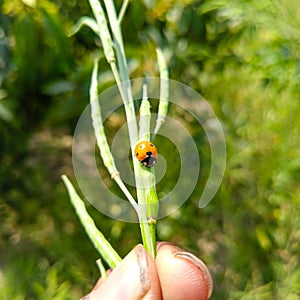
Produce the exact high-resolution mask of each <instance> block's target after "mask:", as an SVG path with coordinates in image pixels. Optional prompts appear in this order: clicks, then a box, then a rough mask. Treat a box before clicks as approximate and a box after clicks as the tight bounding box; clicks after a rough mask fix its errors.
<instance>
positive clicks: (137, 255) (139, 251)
mask: <svg viewBox="0 0 300 300" xmlns="http://www.w3.org/2000/svg"><path fill="white" fill-rule="evenodd" d="M87 299H88V300H99V299H106V300H115V299H122V300H141V299H143V300H150V299H151V300H161V299H162V296H161V290H160V285H159V279H158V274H157V271H156V267H155V262H154V260H153V259H152V258H151V257H150V255H149V254H148V253H147V252H146V250H145V249H144V247H143V246H142V245H137V246H136V247H135V248H134V249H133V250H132V251H131V252H129V254H128V255H127V256H126V257H125V258H124V259H123V261H122V263H121V264H120V265H119V266H118V267H117V268H116V269H115V270H113V271H112V272H111V274H110V275H109V276H108V277H107V279H106V280H105V281H104V282H101V281H100V282H99V283H98V284H97V285H96V287H95V288H94V290H93V291H92V292H91V293H90V294H88V295H87V296H85V297H84V298H82V299H81V300H87Z"/></svg>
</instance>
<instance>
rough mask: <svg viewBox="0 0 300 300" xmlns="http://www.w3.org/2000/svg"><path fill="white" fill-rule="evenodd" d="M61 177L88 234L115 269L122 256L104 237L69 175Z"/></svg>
mask: <svg viewBox="0 0 300 300" xmlns="http://www.w3.org/2000/svg"><path fill="white" fill-rule="evenodd" d="M61 178H62V180H63V182H64V184H65V186H66V188H67V190H68V193H69V196H70V200H71V203H72V205H73V207H74V209H75V211H76V213H77V215H78V217H79V220H80V222H81V224H82V226H83V228H84V229H85V231H86V233H87V235H88V236H89V238H90V240H91V241H92V243H93V244H94V246H95V248H96V249H97V251H98V252H99V254H100V255H101V256H102V257H103V259H104V260H105V261H106V262H107V263H108V265H109V266H110V267H111V268H112V269H114V268H115V267H116V266H117V265H118V264H119V263H120V262H121V261H122V259H121V257H120V256H119V255H118V253H117V252H116V251H115V249H114V248H113V247H112V246H111V245H110V243H109V242H108V241H107V239H106V238H105V237H104V235H103V234H102V232H100V231H99V230H98V229H97V227H96V225H95V223H94V220H93V219H92V218H91V217H90V216H89V214H88V212H87V210H86V208H85V205H84V203H83V201H82V200H81V198H80V197H79V196H78V194H77V193H76V191H75V189H74V187H73V185H72V183H71V182H70V181H69V179H68V178H67V176H65V175H63V176H62V177H61Z"/></svg>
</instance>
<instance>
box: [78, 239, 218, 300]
mask: <svg viewBox="0 0 300 300" xmlns="http://www.w3.org/2000/svg"><path fill="white" fill-rule="evenodd" d="M212 288H213V283H212V279H211V276H210V273H209V271H208V269H207V267H206V266H205V264H204V263H203V262H202V261H201V260H200V259H199V258H197V257H196V256H195V255H193V254H191V253H189V252H186V251H184V250H182V249H180V248H179V247H177V246H174V245H172V244H170V243H167V242H161V243H158V245H157V256H156V260H155V261H154V260H153V259H152V257H151V256H150V255H149V254H148V253H147V251H146V250H145V249H144V247H143V246H142V245H137V246H135V248H134V249H133V250H132V251H131V252H129V254H128V255H127V256H126V257H125V258H124V259H123V261H122V263H121V264H120V265H119V266H118V267H117V268H116V269H115V270H113V271H112V272H111V274H109V276H108V277H107V279H106V280H105V281H103V280H102V279H101V278H100V280H99V281H98V282H97V284H96V286H95V287H94V289H93V291H92V292H91V293H90V294H88V295H87V296H85V297H83V298H82V299H81V300H87V299H88V300H100V299H105V300H118V299H122V300H162V299H164V300H181V299H184V300H194V299H197V300H207V299H208V298H209V297H210V296H211V294H212Z"/></svg>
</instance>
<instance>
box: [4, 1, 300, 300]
mask: <svg viewBox="0 0 300 300" xmlns="http://www.w3.org/2000/svg"><path fill="white" fill-rule="evenodd" d="M121 4H122V3H121V1H117V7H118V9H120V8H121ZM0 8H1V15H0V85H1V86H0V140H1V143H0V156H1V165H0V222H1V224H0V252H1V256H0V298H1V299H14V300H15V299H59V300H61V299H77V298H79V297H80V296H82V295H84V294H85V293H87V292H88V291H89V290H90V289H91V287H92V285H93V284H94V283H95V280H96V278H97V277H98V276H99V270H98V267H97V265H96V264H95V261H96V260H97V259H98V258H99V257H98V253H97V252H96V251H95V249H94V248H93V245H92V244H91V243H90V240H89V239H88V237H87V236H86V234H85V232H84V230H83V228H82V227H81V225H80V223H79V221H78V219H77V217H76V215H75V212H74V210H73V208H72V206H71V204H70V202H69V199H68V196H67V194H66V190H65V187H64V186H63V183H62V182H61V179H60V176H61V174H63V173H65V174H67V175H68V177H69V178H72V179H74V175H73V173H72V163H71V146H72V135H73V132H74V128H75V126H76V122H77V120H78V117H79V116H80V114H81V112H82V110H83V109H84V108H85V106H86V105H87V103H88V98H89V86H90V76H91V73H92V68H93V63H94V59H95V57H97V58H98V57H99V66H100V68H99V73H100V78H99V79H100V86H98V88H99V90H104V89H106V88H107V87H109V86H111V85H112V84H113V82H114V81H113V75H112V73H111V71H110V69H109V65H108V64H107V62H106V58H105V56H104V53H103V52H102V50H101V49H102V48H101V43H100V41H99V39H98V38H97V36H96V35H95V33H94V32H93V31H92V30H90V29H89V28H87V27H83V28H82V29H81V30H80V31H79V32H78V33H77V34H76V35H74V36H72V37H68V36H67V34H68V33H69V32H70V30H71V28H72V27H73V25H74V24H75V23H76V21H77V20H78V19H79V18H80V17H82V16H92V11H91V9H90V7H89V3H88V1H76V0H75V1H59V0H56V1H50V0H41V1H33V0H32V1H30V0H26V1H25V0H24V1H21V0H13V1H11V0H3V1H2V2H0ZM122 22H123V25H122V26H123V38H124V45H125V52H126V55H127V58H128V62H127V63H128V69H129V72H130V77H131V78H137V77H143V76H149V75H150V76H159V73H160V71H159V69H158V67H157V53H156V48H157V47H159V48H160V49H161V50H162V51H163V53H164V54H165V56H166V57H167V65H168V67H169V73H170V74H169V77H170V78H171V79H174V80H177V81H180V82H182V83H185V84H187V85H189V86H190V87H192V88H193V89H195V90H197V91H199V92H200V93H201V94H202V95H203V96H204V97H205V98H206V99H207V100H208V101H209V103H210V104H211V105H212V107H213V109H214V110H215V112H216V114H217V116H218V118H219V120H220V121H221V122H222V124H223V128H224V131H225V135H226V141H227V150H228V153H227V155H228V160H227V168H226V174H225V176H224V179H223V184H222V186H221V188H220V190H219V191H218V193H217V195H216V196H215V198H214V200H213V201H212V202H211V203H210V204H209V205H208V206H207V207H205V208H204V209H201V210H200V209H199V208H198V207H197V205H198V199H199V197H200V194H201V191H202V189H201V187H202V188H203V184H204V183H205V178H207V177H205V176H206V175H207V174H208V172H209V165H210V161H209V155H210V153H209V147H208V145H207V143H206V140H205V135H204V133H203V132H199V131H195V130H193V120H192V119H191V120H190V119H189V116H186V115H184V113H183V112H180V111H175V112H174V107H173V108H172V107H170V113H176V115H177V117H178V118H179V119H180V120H181V121H182V122H186V123H185V124H186V126H187V127H188V128H189V130H190V131H191V132H192V133H193V136H194V139H195V140H196V141H197V142H198V145H199V151H200V158H201V168H202V174H203V176H202V177H201V178H200V179H199V188H197V189H196V190H195V192H194V193H193V194H192V195H191V197H190V199H189V200H188V201H187V202H186V203H185V204H184V205H183V206H182V207H181V208H180V209H178V210H177V211H176V212H175V213H173V214H172V215H171V216H169V217H167V218H164V219H162V220H160V221H159V222H158V224H157V227H158V228H157V230H158V239H159V240H168V241H173V242H175V243H177V244H178V245H180V246H182V247H183V248H186V249H188V250H190V251H192V252H193V253H195V254H196V255H198V256H199V257H201V258H203V260H204V261H205V262H206V263H207V265H208V267H209V269H210V270H211V272H212V275H213V278H214V283H215V290H214V294H213V297H212V299H243V300H246V299H262V300H264V299H287V300H293V299H299V296H300V294H299V291H300V285H299V283H300V250H299V249H300V245H299V241H300V200H299V199H300V188H299V184H298V183H299V180H300V147H299V142H300V138H299V129H300V119H299V118H298V111H299V109H300V97H299V95H300V93H299V87H300V85H299V82H300V77H299V75H300V68H299V61H300V31H299V28H300V8H299V5H298V3H297V1H296V0H288V1H285V2H284V4H283V3H282V1H279V0H273V1H271V0H262V1H254V0H243V1H238V0H223V1H220V0H210V1H184V0H177V1H172V0H170V1H142V0H141V1H131V2H130V3H129V7H128V10H127V12H126V13H125V15H124V18H123V21H122ZM99 47H100V51H99ZM172 110H173V111H172ZM114 117H115V119H114V120H113V122H112V121H111V122H108V123H109V124H106V125H107V126H110V130H109V132H108V142H110V141H111V140H112V138H113V133H114V132H116V131H117V130H118V128H119V127H120V126H122V124H123V123H124V116H123V114H121V113H120V114H119V115H117V116H114ZM157 139H158V142H159V136H158V137H157ZM168 147H172V145H171V144H170V145H169V144H168V143H166V144H165V145H162V147H160V148H159V150H160V151H161V152H164V151H168V149H169V148H168ZM173 155H174V156H173ZM168 159H169V160H170V161H172V160H176V151H172V152H171V153H170V155H169V157H168ZM100 172H101V173H102V174H103V176H104V177H106V178H107V180H109V177H110V176H109V174H108V173H107V172H106V171H105V170H104V169H103V170H100ZM176 174H177V172H176V165H174V166H171V167H170V171H169V170H168V171H167V174H166V175H168V176H169V177H168V180H167V181H166V180H162V181H161V182H160V183H159V185H164V186H166V187H167V188H172V184H174V182H176V179H177V175H176ZM72 181H73V182H75V180H72ZM159 185H158V187H157V192H158V196H159V197H160V196H161V195H160V191H161V190H162V189H161V188H160V186H159ZM110 188H111V189H113V190H116V192H118V191H117V187H116V186H115V185H113V184H112V183H111V186H110ZM119 193H120V195H122V193H121V192H119ZM107 201H109V199H107ZM87 209H88V211H89V213H90V214H91V215H92V217H93V219H94V220H95V223H96V225H97V227H98V228H100V229H101V231H102V232H103V233H104V235H105V236H106V237H107V238H109V241H110V243H111V244H112V245H113V247H114V248H115V249H117V250H118V253H119V254H120V256H121V257H123V256H124V255H126V253H127V252H128V251H129V250H130V249H131V248H132V247H133V246H134V245H135V244H136V243H139V242H141V237H140V232H139V228H138V226H137V224H129V223H123V222H118V221H115V220H112V219H110V218H108V217H106V216H104V215H101V214H100V213H99V212H98V211H96V210H95V209H94V208H93V207H92V206H88V207H87ZM106 267H107V266H106Z"/></svg>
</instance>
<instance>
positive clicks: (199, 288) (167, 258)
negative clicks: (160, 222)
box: [156, 243, 209, 300]
mask: <svg viewBox="0 0 300 300" xmlns="http://www.w3.org/2000/svg"><path fill="white" fill-rule="evenodd" d="M157 248H158V249H157V257H156V267H157V271H158V275H159V278H160V283H161V289H162V294H163V299H164V300H174V299H176V300H181V299H182V300H194V299H195V300H196V299H197V300H207V299H208V297H209V285H208V282H207V280H206V277H205V276H204V274H203V273H202V271H201V270H200V269H199V267H197V266H196V265H195V264H194V263H192V262H191V261H190V260H188V259H185V258H182V257H176V253H182V252H184V250H182V249H180V248H179V247H176V246H174V245H172V244H169V243H160V244H159V245H158V247H157Z"/></svg>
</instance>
